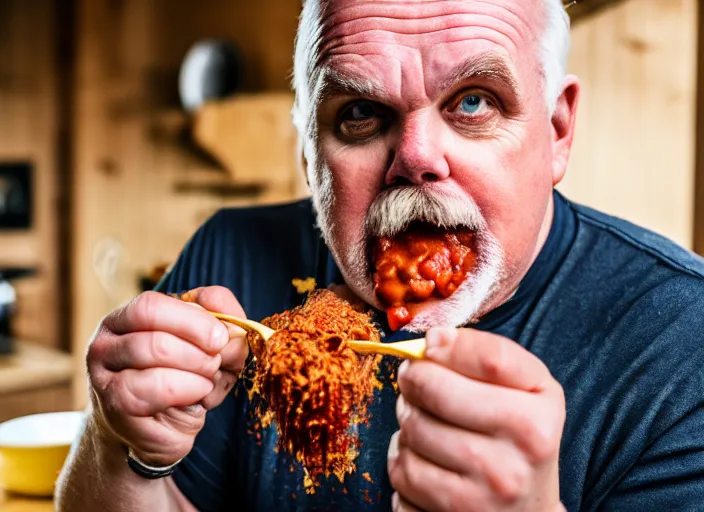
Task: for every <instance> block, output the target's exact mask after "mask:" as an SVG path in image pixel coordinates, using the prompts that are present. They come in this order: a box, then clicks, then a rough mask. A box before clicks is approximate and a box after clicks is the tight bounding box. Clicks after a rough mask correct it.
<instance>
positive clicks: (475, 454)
mask: <svg viewBox="0 0 704 512" xmlns="http://www.w3.org/2000/svg"><path fill="white" fill-rule="evenodd" d="M456 449H457V455H458V459H459V460H462V461H466V462H465V467H466V466H471V471H474V470H479V471H477V472H479V473H481V472H482V471H481V470H482V469H483V467H484V466H485V462H484V453H483V452H482V450H481V449H479V447H478V446H477V443H476V442H475V441H474V440H473V439H471V438H469V439H468V438H466V437H464V438H461V439H459V440H458V442H457V445H456Z"/></svg>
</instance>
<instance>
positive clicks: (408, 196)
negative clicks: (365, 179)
mask: <svg viewBox="0 0 704 512" xmlns="http://www.w3.org/2000/svg"><path fill="white" fill-rule="evenodd" d="M414 221H418V222H427V223H429V224H433V225H435V226H439V227H441V228H444V229H449V228H453V227H458V226H463V227H466V228H468V229H470V230H472V231H477V232H479V231H482V230H484V229H485V228H486V221H485V220H484V217H483V216H482V214H481V211H480V210H479V206H477V203H475V202H474V201H473V200H472V199H471V198H469V197H466V196H461V195H458V194H456V193H451V192H450V193H448V192H442V193H440V192H438V191H437V189H436V188H435V187H433V186H432V185H424V186H416V187H400V188H393V189H390V190H386V191H384V192H382V193H381V194H379V196H378V197H377V198H376V199H375V200H374V202H373V203H372V204H371V206H370V207H369V211H368V212H367V217H366V219H365V223H364V230H365V234H366V235H367V236H368V237H379V236H388V237H392V236H395V235H397V234H398V233H400V232H402V231H404V230H405V229H406V228H407V227H408V226H409V224H410V223H411V222H414Z"/></svg>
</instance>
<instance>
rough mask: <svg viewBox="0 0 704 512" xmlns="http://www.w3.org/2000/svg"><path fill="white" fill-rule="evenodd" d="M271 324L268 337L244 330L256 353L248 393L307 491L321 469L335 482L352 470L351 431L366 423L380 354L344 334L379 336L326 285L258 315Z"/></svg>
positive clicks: (365, 315) (376, 338)
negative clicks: (298, 467)
mask: <svg viewBox="0 0 704 512" xmlns="http://www.w3.org/2000/svg"><path fill="white" fill-rule="evenodd" d="M262 323H264V324H265V325H267V326H269V327H271V328H272V329H275V330H277V332H276V334H275V335H274V336H272V337H271V338H270V339H269V341H267V342H266V343H263V340H262V339H261V338H260V337H259V336H258V335H256V334H253V333H249V334H248V337H249V342H250V346H252V347H253V352H254V354H255V355H256V357H257V362H256V367H255V368H254V375H253V377H252V381H253V387H252V390H251V391H250V398H251V397H253V395H254V394H258V395H260V396H261V397H262V398H263V400H261V401H259V403H260V405H259V407H260V410H259V411H258V414H259V415H260V417H261V418H262V426H264V427H266V426H267V425H269V424H270V423H271V422H272V419H273V420H275V424H276V428H277V431H278V434H279V449H283V450H286V451H287V452H288V453H290V454H292V455H293V456H294V457H295V458H296V459H297V460H298V461H299V462H301V463H302V465H303V467H304V470H305V472H306V475H305V482H304V483H305V487H306V489H307V492H309V493H314V492H315V486H316V485H317V483H318V479H319V478H320V477H321V476H325V477H328V476H329V475H331V474H332V475H335V476H336V477H337V478H338V479H339V480H340V482H342V481H343V479H344V475H345V474H347V473H352V472H353V471H354V470H355V469H356V466H355V458H356V457H357V454H358V448H359V444H358V438H357V436H356V434H355V432H354V429H353V426H354V425H357V424H362V423H366V422H367V420H368V417H367V415H368V413H367V407H368V405H369V403H370V402H371V400H372V398H373V394H374V389H375V388H381V384H380V383H379V381H378V380H377V378H376V375H377V370H378V364H379V362H380V360H381V357H380V356H376V355H360V354H357V353H356V352H354V351H353V350H352V349H350V348H348V347H347V346H346V343H345V340H370V341H377V342H378V341H380V336H379V331H378V330H377V329H376V328H375V327H374V325H373V324H372V322H371V315H370V314H368V313H364V312H362V311H360V310H358V309H355V308H353V307H352V306H351V305H350V304H349V303H348V302H346V301H344V300H342V299H340V298H338V297H337V296H336V295H335V294H334V293H332V292H331V291H328V290H316V291H314V292H312V293H311V294H310V295H309V296H308V298H307V300H306V302H305V304H303V305H302V306H299V307H296V308H294V309H292V310H290V311H285V312H283V313H281V314H276V315H273V316H271V317H269V318H267V319H265V320H263V321H262Z"/></svg>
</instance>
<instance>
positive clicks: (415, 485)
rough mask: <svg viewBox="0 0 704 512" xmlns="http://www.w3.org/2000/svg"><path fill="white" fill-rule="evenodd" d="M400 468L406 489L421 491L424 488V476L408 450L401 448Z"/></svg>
mask: <svg viewBox="0 0 704 512" xmlns="http://www.w3.org/2000/svg"><path fill="white" fill-rule="evenodd" d="M399 462H400V464H399V466H400V468H401V474H402V481H403V484H404V486H405V487H403V488H404V489H420V488H422V487H423V484H424V482H423V475H422V474H421V471H419V469H418V467H416V464H414V460H413V457H412V456H411V453H410V450H409V449H408V448H401V449H400V451H399Z"/></svg>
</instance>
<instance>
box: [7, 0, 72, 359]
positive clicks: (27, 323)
mask: <svg viewBox="0 0 704 512" xmlns="http://www.w3.org/2000/svg"><path fill="white" fill-rule="evenodd" d="M56 15H57V13H56V11H55V10H54V1H53V0H32V1H27V0H3V1H1V2H0V56H1V57H2V58H1V59H0V161H9V160H20V161H25V160H28V161H31V162H32V163H33V164H34V182H35V195H34V204H35V209H34V216H35V225H34V227H33V228H32V229H31V230H29V231H26V232H16V233H12V232H0V266H22V267H26V266H28V267H36V268H37V270H38V272H39V273H38V275H37V276H36V277H32V278H29V279H23V280H20V281H17V282H16V287H17V292H18V295H19V304H20V308H19V310H18V312H17V317H16V319H15V334H16V336H18V337H21V338H24V339H26V340H31V341H35V342H38V343H40V344H43V345H48V346H58V345H59V344H60V343H61V332H62V327H61V322H60V320H59V308H60V305H61V303H62V302H66V301H69V300H70V297H68V296H66V295H65V294H62V293H61V291H60V290H59V275H58V262H59V239H58V226H59V223H58V220H57V219H58V205H59V200H60V196H59V186H58V179H57V173H58V167H57V137H58V133H59V126H58V124H59V118H58V112H59V107H58V98H57V85H58V84H57V80H58V73H57V60H56V59H57V54H56V33H55V24H54V20H55V16H56ZM39 319H41V320H40V321H39Z"/></svg>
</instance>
